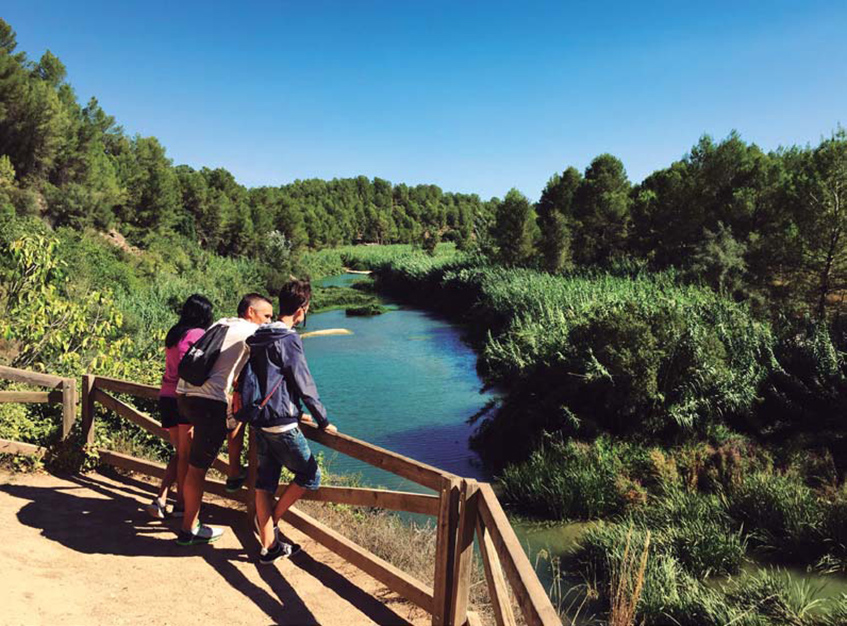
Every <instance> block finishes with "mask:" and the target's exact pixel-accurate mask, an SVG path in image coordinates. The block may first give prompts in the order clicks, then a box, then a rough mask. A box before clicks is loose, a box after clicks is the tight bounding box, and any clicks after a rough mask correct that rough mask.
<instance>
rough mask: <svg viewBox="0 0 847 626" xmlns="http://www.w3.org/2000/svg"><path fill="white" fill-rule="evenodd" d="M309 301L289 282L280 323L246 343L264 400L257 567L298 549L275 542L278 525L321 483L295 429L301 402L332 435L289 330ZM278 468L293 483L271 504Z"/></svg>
mask: <svg viewBox="0 0 847 626" xmlns="http://www.w3.org/2000/svg"><path fill="white" fill-rule="evenodd" d="M311 297H312V287H311V285H310V284H309V283H308V282H307V281H300V280H292V281H290V282H289V283H287V284H286V285H285V286H284V287H283V288H282V289H281V290H280V292H279V321H277V322H274V323H273V324H265V325H264V326H260V327H259V330H257V331H256V333H255V334H254V335H253V336H252V337H250V338H249V339H247V345H248V346H249V347H250V367H251V368H252V370H253V372H254V373H255V375H256V380H257V382H258V387H259V389H258V391H259V392H260V395H261V397H262V398H263V399H264V402H263V405H262V408H261V412H260V419H259V420H258V422H257V423H254V426H255V429H254V430H255V432H256V441H257V444H258V449H259V467H258V471H257V475H256V520H255V524H256V531H257V533H258V534H259V540H260V542H261V544H262V552H261V555H260V557H259V562H260V563H262V564H270V563H273V562H274V561H275V560H276V559H278V558H279V557H281V556H291V555H292V554H294V553H296V552H297V551H298V550H299V546H296V545H295V546H292V545H291V544H288V543H284V542H282V541H279V539H278V536H277V524H278V523H279V520H280V518H282V516H283V515H284V514H285V512H286V511H287V510H288V509H289V507H290V506H291V505H292V504H294V503H295V502H296V501H297V500H298V499H299V498H300V496H301V495H303V493H304V492H305V491H306V490H307V489H310V490H314V489H317V488H318V487H320V484H321V472H320V468H318V463H317V461H316V460H315V456H314V455H313V454H312V451H311V450H310V449H309V443H308V442H307V441H306V438H305V437H304V436H303V433H302V432H301V431H300V428H299V420H300V418H301V417H302V410H301V408H300V402H301V401H302V402H303V403H304V404H305V405H306V407H307V408H308V409H309V411H310V412H311V414H312V418H313V419H314V420H315V422H316V423H317V425H318V427H319V428H321V429H322V430H326V431H327V432H337V429H336V428H335V426H333V425H332V424H330V423H329V420H328V419H327V416H326V409H324V406H323V404H321V401H320V398H319V397H318V390H317V388H316V387H315V381H314V379H313V378H312V374H311V372H310V371H309V366H308V364H307V363H306V357H305V355H304V354H303V343H302V341H301V340H300V336H299V335H298V334H297V333H296V332H295V331H294V327H295V326H297V324H299V323H301V322H302V321H303V320H304V319H305V318H306V314H307V313H308V311H309V301H310V300H311ZM283 467H287V468H288V469H289V470H291V472H292V473H293V474H294V480H293V481H292V482H291V483H290V484H288V486H286V488H285V490H284V491H283V492H282V495H281V496H280V498H279V501H277V502H276V503H274V494H275V493H276V490H277V487H278V486H279V477H280V473H281V471H282V468H283Z"/></svg>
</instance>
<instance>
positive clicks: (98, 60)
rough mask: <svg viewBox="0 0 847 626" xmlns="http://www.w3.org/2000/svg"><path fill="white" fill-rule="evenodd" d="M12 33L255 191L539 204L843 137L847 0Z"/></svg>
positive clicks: (159, 19)
mask: <svg viewBox="0 0 847 626" xmlns="http://www.w3.org/2000/svg"><path fill="white" fill-rule="evenodd" d="M239 4H240V6H239ZM0 17H2V18H3V19H5V20H6V21H8V22H9V23H10V24H11V25H12V27H13V28H14V29H15V30H16V31H17V34H18V44H19V50H23V51H25V52H27V53H28V54H29V56H30V57H33V58H37V57H39V56H40V55H41V54H42V52H43V51H44V50H45V49H47V48H49V49H50V50H51V51H52V52H53V53H54V54H56V55H57V56H58V57H59V58H60V59H62V61H63V62H64V63H65V65H66V66H67V67H68V78H69V81H70V82H71V84H72V85H73V86H74V87H75V89H76V92H77V95H78V97H79V98H80V100H82V101H85V100H87V99H88V98H89V97H90V96H92V95H93V96H96V97H97V98H98V99H99V100H100V103H101V105H102V106H103V108H104V109H106V111H107V112H108V113H110V114H112V115H114V116H115V117H116V118H117V119H118V121H119V123H121V124H122V125H123V126H124V127H125V128H126V130H127V131H129V132H130V133H140V134H142V135H154V136H156V137H158V138H159V139H160V140H161V141H162V143H163V144H164V145H165V146H166V148H167V150H168V154H169V156H170V157H171V158H172V159H173V160H174V162H175V163H177V164H178V163H188V164H189V165H192V166H194V167H200V166H203V165H208V166H210V167H218V166H222V167H225V168H227V169H228V170H230V171H231V172H233V174H235V176H236V178H237V179H238V180H239V181H240V182H242V183H244V184H246V185H249V186H256V185H278V184H282V183H285V182H289V181H291V180H294V179H296V178H309V177H319V178H334V177H345V176H355V175H358V174H364V175H366V176H369V177H372V176H380V177H382V178H386V179H388V180H391V181H392V182H395V183H396V182H407V183H410V184H417V183H435V184H438V185H440V186H441V187H442V188H444V189H445V190H451V191H462V192H474V193H479V194H480V195H481V196H483V197H484V198H488V197H490V196H495V195H496V196H499V197H502V196H503V195H504V194H505V192H506V191H507V190H508V189H510V188H511V187H517V188H518V189H520V190H521V191H523V192H524V193H525V194H527V195H528V196H529V197H530V198H533V199H535V198H537V197H538V195H539V194H540V192H541V189H542V188H543V186H544V184H545V183H546V181H547V179H548V178H549V177H550V176H551V174H553V173H554V172H556V171H561V170H563V169H564V168H565V167H567V166H568V165H575V166H576V167H578V168H580V169H583V168H585V166H587V165H588V163H589V162H590V161H591V159H592V158H593V157H594V156H597V155H598V154H601V153H603V152H610V153H612V154H614V155H616V156H618V157H619V158H620V159H621V160H622V161H623V162H624V165H625V166H626V168H627V172H628V173H629V176H630V178H631V179H632V180H633V181H634V182H638V181H640V180H641V179H643V178H644V176H646V175H647V174H649V173H650V172H652V171H653V170H655V169H657V168H660V167H664V166H666V165H668V164H669V163H670V162H671V161H673V160H674V159H678V158H680V157H681V156H683V155H684V154H685V153H686V152H687V151H688V150H689V149H690V147H691V146H692V145H693V144H694V143H695V142H696V140H697V139H698V137H699V136H700V135H701V134H703V133H709V134H711V135H713V136H714V137H717V138H721V137H724V136H726V135H727V134H728V133H729V132H730V130H732V129H737V130H738V131H739V132H740V133H741V134H742V137H744V138H745V139H746V140H748V141H753V142H755V143H757V144H759V145H760V146H762V147H763V148H765V149H773V148H776V147H777V146H779V145H788V144H795V143H797V144H806V143H808V142H811V143H816V142H817V141H818V140H819V139H820V138H821V137H822V136H824V135H828V134H829V133H830V132H831V131H832V130H833V129H834V128H835V127H836V126H837V125H838V124H839V123H841V124H847V2H844V1H843V0H842V1H840V2H815V1H813V0H808V1H804V2H799V1H793V2H770V1H765V0H760V1H758V2H744V1H735V2H731V3H724V2H701V3H694V2H686V1H684V0H677V1H676V2H667V3H637V2H568V3H566V2H528V1H523V2H496V1H493V0H489V1H486V2H472V1H466V2H463V1H459V0H454V1H452V2H442V1H440V0H429V1H425V2H424V1H421V2H417V1H415V2H412V1H406V0H394V1H393V2H377V1H354V0H347V1H345V2H325V1H321V0H313V1H309V2H283V1H277V2H267V3H259V2H244V3H235V2H226V3H223V2H222V3H216V2H194V1H188V0H184V1H182V2H170V3H165V2H153V1H151V2H143V3H141V2H137V3H133V2H114V1H111V2H76V3H71V2H64V1H63V2H59V1H42V0H27V1H26V2H19V1H17V0H11V1H9V0H7V1H6V2H4V4H3V7H2V9H0Z"/></svg>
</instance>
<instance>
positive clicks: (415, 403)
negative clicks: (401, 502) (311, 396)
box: [304, 275, 491, 491]
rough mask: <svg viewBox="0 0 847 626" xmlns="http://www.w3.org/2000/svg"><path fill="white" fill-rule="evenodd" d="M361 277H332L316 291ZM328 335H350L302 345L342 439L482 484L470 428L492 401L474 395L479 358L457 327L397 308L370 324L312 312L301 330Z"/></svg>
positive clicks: (382, 476) (341, 459)
mask: <svg viewBox="0 0 847 626" xmlns="http://www.w3.org/2000/svg"><path fill="white" fill-rule="evenodd" d="M348 276H349V278H348ZM361 278H362V277H361V276H358V275H346V276H343V277H333V278H332V279H328V280H326V281H324V282H323V284H333V285H339V284H341V285H343V284H347V283H349V282H351V281H353V280H357V279H361ZM326 328H346V329H348V330H350V331H352V333H353V334H352V335H340V336H328V337H312V338H307V339H305V340H304V346H305V350H306V357H307V358H308V361H309V366H310V368H311V370H312V374H313V376H314V378H315V381H316V383H317V385H318V390H319V392H320V395H321V400H322V401H323V402H324V404H325V405H326V407H327V411H328V413H329V417H330V420H331V421H332V422H333V423H334V424H336V425H337V426H338V429H339V430H340V431H342V432H344V433H347V434H349V435H352V436H353V437H357V438H359V439H363V440H364V441H367V442H369V443H372V444H375V445H378V446H382V447H384V448H388V449H389V450H392V451H394V452H398V453H400V454H403V455H405V456H408V457H411V458H413V459H417V460H418V461H422V462H424V463H429V464H430V465H434V466H436V467H439V468H441V469H444V470H447V471H449V472H453V473H455V474H459V475H461V476H469V477H472V478H478V479H482V480H487V479H488V478H489V477H488V476H487V475H486V474H485V472H484V470H483V468H482V467H481V465H480V463H479V460H478V457H477V455H476V454H475V453H474V452H473V451H471V450H470V449H469V447H468V437H469V436H470V435H471V433H472V431H473V427H472V426H471V425H469V424H467V419H468V418H469V417H470V416H471V415H473V414H475V413H476V412H478V411H479V410H480V409H481V408H482V407H483V406H484V405H485V403H486V402H487V401H488V400H489V398H490V397H491V396H490V394H488V393H480V389H481V387H482V381H481V380H480V379H479V376H477V374H476V367H475V364H476V356H475V355H474V353H473V351H472V350H471V349H470V348H469V347H468V346H467V345H466V344H465V343H464V342H463V341H462V338H461V333H460V331H459V329H458V328H457V327H455V326H454V325H452V324H450V323H449V322H447V321H445V320H443V319H440V318H438V317H436V316H433V315H431V314H429V313H425V312H422V311H418V310H414V309H407V308H397V309H394V310H391V311H389V312H388V313H385V314H383V315H378V316H374V317H347V316H346V315H345V314H344V311H341V310H339V311H329V312H326V313H318V314H314V315H310V316H309V318H308V328H306V329H305V330H307V331H311V330H321V329H326ZM318 447H319V446H318ZM324 454H325V456H326V458H327V459H329V460H330V470H331V471H333V472H337V473H358V474H360V475H361V478H362V480H363V482H364V483H366V484H370V485H381V486H384V487H387V488H393V489H397V488H403V489H409V488H412V485H410V484H409V483H407V482H406V481H404V480H403V479H401V478H398V477H396V476H394V475H392V474H389V473H386V472H384V471H382V470H379V469H376V468H373V467H371V466H370V465H366V464H364V463H361V462H358V461H355V460H353V459H350V458H349V457H347V456H344V455H339V454H336V453H335V452H333V451H332V450H326V449H324ZM416 490H417V491H421V490H423V488H419V489H416Z"/></svg>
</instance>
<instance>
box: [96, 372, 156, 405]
mask: <svg viewBox="0 0 847 626" xmlns="http://www.w3.org/2000/svg"><path fill="white" fill-rule="evenodd" d="M94 386H95V387H97V388H99V389H103V390H105V391H111V392H114V393H125V394H128V395H130V396H135V397H136V398H146V399H147V400H158V399H159V388H158V387H155V386H153V385H142V384H141V383H134V382H131V381H128V380H119V379H117V378H106V377H104V376H95V377H94Z"/></svg>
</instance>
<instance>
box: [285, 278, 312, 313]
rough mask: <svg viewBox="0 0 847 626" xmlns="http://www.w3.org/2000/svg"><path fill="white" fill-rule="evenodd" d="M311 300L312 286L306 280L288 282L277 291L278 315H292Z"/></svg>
mask: <svg viewBox="0 0 847 626" xmlns="http://www.w3.org/2000/svg"><path fill="white" fill-rule="evenodd" d="M311 299H312V284H311V283H310V282H309V281H308V280H296V279H295V280H290V281H288V282H287V283H285V284H284V285H283V286H282V289H280V290H279V314H280V315H294V313H296V312H297V309H299V308H300V307H301V306H306V305H307V304H308V303H309V300H311Z"/></svg>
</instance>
